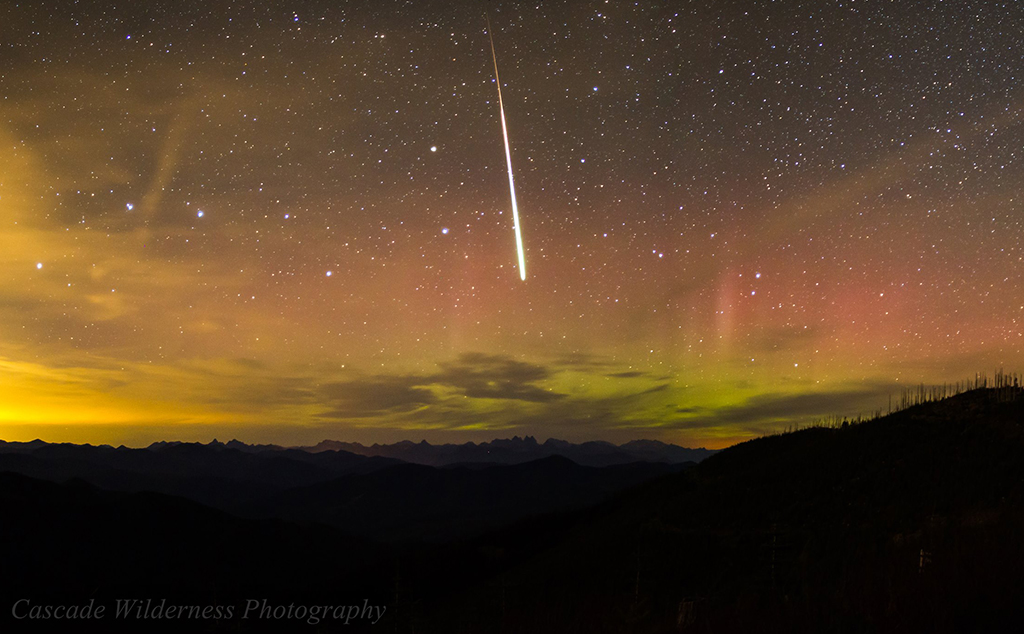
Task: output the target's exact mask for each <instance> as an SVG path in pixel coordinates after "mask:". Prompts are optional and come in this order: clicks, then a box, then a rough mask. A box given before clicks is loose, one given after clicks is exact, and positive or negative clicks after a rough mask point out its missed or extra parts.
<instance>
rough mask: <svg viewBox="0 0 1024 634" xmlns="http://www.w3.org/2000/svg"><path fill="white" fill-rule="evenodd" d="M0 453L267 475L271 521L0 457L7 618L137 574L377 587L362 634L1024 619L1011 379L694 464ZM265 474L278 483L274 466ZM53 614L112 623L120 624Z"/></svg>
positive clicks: (240, 593) (121, 467)
mask: <svg viewBox="0 0 1024 634" xmlns="http://www.w3.org/2000/svg"><path fill="white" fill-rule="evenodd" d="M508 442H510V443H511V444H513V445H515V444H516V440H515V439H513V440H512V441H508ZM524 442H527V443H528V441H522V440H520V441H519V443H520V444H522V443H524ZM412 444H414V443H412ZM545 444H547V443H545ZM554 444H557V443H554ZM642 446H643V444H641V447H642ZM497 448H498V449H499V450H500V449H501V448H502V447H501V443H499V444H498V445H497ZM638 449H639V448H638ZM136 451H143V452H147V453H139V454H135V453H132V452H136ZM293 452H294V453H293ZM0 454H2V455H0V458H2V459H3V460H5V461H7V462H6V463H5V464H7V465H14V466H18V467H20V468H22V469H23V470H26V471H27V470H30V469H36V470H38V471H40V472H42V473H45V472H46V469H48V468H56V466H58V465H63V468H65V471H64V472H62V473H63V475H68V474H70V473H72V472H73V471H75V470H76V469H77V470H79V471H82V472H87V473H91V474H92V475H91V476H90V477H93V478H99V477H105V478H109V479H111V480H112V481H114V482H115V483H117V482H120V480H119V478H131V477H139V478H142V477H145V478H151V479H152V481H155V482H157V483H160V482H179V483H180V482H181V480H182V478H184V479H185V480H186V481H187V478H186V477H185V473H186V472H187V471H188V470H189V469H191V468H195V469H196V470H197V471H198V473H199V474H198V475H196V476H195V477H196V478H197V480H196V481H195V482H193V483H191V484H190V485H189V486H192V485H196V484H198V485H200V486H205V485H206V484H207V483H220V485H221V486H224V487H228V486H240V487H250V488H247V489H245V490H247V491H253V490H256V491H260V492H261V493H260V494H259V495H256V496H255V497H252V498H249V499H246V500H244V501H243V502H239V503H238V506H239V508H240V509H241V510H240V511H239V512H242V513H248V514H253V513H259V512H265V513H273V514H275V515H276V516H277V517H278V518H283V519H256V518H254V516H251V515H250V517H248V518H246V517H239V516H235V515H230V514H227V513H225V512H223V511H219V510H215V509H212V508H208V507H205V506H201V505H199V504H197V503H195V502H191V501H187V500H183V499H181V498H177V497H171V496H167V495H163V494H159V493H148V492H124V491H105V490H101V489H98V488H96V487H94V486H93V485H91V484H87V483H86V482H84V481H83V480H82V479H72V480H68V481H64V482H62V483H56V482H45V481H41V480H38V479H33V478H30V477H27V476H24V475H18V474H13V473H0V509H3V516H2V520H0V570H2V571H3V574H2V575H0V607H3V608H4V609H3V610H0V631H4V632H7V631H16V630H14V629H12V628H13V627H14V626H15V625H25V624H24V623H21V624H15V623H12V621H11V619H10V616H9V614H10V609H9V608H10V605H11V601H12V600H13V599H14V597H23V596H30V597H34V598H37V599H39V600H41V601H42V600H53V601H56V600H61V599H68V598H70V599H74V600H79V601H81V600H84V599H86V598H89V597H97V598H102V599H111V598H114V597H118V596H120V595H123V594H125V593H128V594H130V595H131V596H157V597H159V596H167V597H171V598H174V599H176V600H177V599H180V600H183V601H186V600H187V601H199V602H206V603H213V602H221V603H226V602H234V603H235V605H238V604H240V603H241V602H244V600H245V599H246V598H248V597H252V596H258V597H268V598H269V599H270V600H272V601H276V602H279V603H287V602H288V601H295V602H306V603H312V602H314V601H325V602H333V601H337V600H344V598H346V597H348V598H351V597H363V596H364V595H365V596H367V597H371V598H373V600H375V601H381V602H385V603H386V604H387V605H388V610H389V612H388V616H387V617H386V620H385V621H384V622H382V624H381V625H379V626H376V627H375V631H376V630H378V629H379V630H380V631H388V632H391V631H395V632H412V631H415V632H420V633H432V632H433V633H438V634H440V633H442V632H444V633H447V632H495V633H499V632H500V633H504V632H531V633H533V632H537V633H545V632H588V633H590V632H595V633H602V632H608V633H611V632H631V633H635V634H647V633H650V634H655V633H667V632H682V633H687V634H689V633H695V632H696V633H708V632H715V633H731V632H769V633H774V632H779V633H781V632H808V633H810V632H843V633H845V632H850V633H853V632H937V633H950V634H952V633H954V632H1011V631H1018V630H1019V628H1020V624H1021V623H1022V622H1024V581H1022V579H1024V577H1022V576H1021V574H1020V571H1021V570H1024V545H1022V544H1024V541H1022V539H1021V536H1022V535H1024V391H1022V390H1020V389H1019V388H1001V389H979V390H972V391H970V392H967V393H963V394H959V395H957V396H954V397H952V398H947V399H945V400H942V401H939V402H929V403H924V404H921V405H917V406H913V407H910V408H908V409H906V410H904V411H900V412H898V413H895V414H892V415H889V416H886V417H882V418H879V419H877V420H871V421H868V422H864V423H861V424H852V425H851V424H836V425H831V426H821V427H812V428H809V429H804V430H801V431H796V432H791V433H786V434H781V435H776V436H769V437H765V438H760V439H757V440H752V441H750V442H746V443H743V444H740V445H737V446H735V447H732V448H729V449H727V450H725V451H722V452H720V453H717V454H716V455H714V456H712V457H710V458H708V459H707V460H704V461H703V462H701V463H700V464H698V465H692V466H690V467H689V468H684V467H681V466H672V465H666V464H651V463H647V464H643V463H640V464H636V463H634V464H630V465H624V466H613V467H605V468H596V467H584V466H580V465H578V464H575V463H573V462H571V461H569V460H567V459H566V458H564V457H557V456H556V457H547V458H544V459H542V460H539V461H531V462H527V463H522V464H512V465H493V464H491V465H488V464H480V462H479V461H472V460H470V461H465V462H466V464H462V465H459V466H452V467H447V468H437V467H429V466H425V465H415V464H408V463H398V462H394V461H390V462H389V461H388V459H387V458H381V457H378V458H368V457H366V456H358V455H354V454H352V453H347V454H346V453H341V452H337V451H322V452H308V451H302V450H280V449H268V450H261V451H252V452H250V451H248V450H243V448H238V447H230V446H228V445H226V444H221V443H217V444H216V445H213V446H210V445H181V444H173V443H168V444H161V445H158V446H154V447H151V448H149V449H147V450H123V449H114V448H111V447H99V448H97V447H92V448H89V447H85V448H83V447H75V446H64V445H60V446H51V445H46V444H45V443H38V442H37V443H20V444H7V445H5V446H4V447H3V448H2V449H0ZM111 456H114V457H111ZM221 459H223V461H220V460H221ZM19 460H21V461H22V462H21V463H19V462H17V461H19ZM253 460H255V461H257V462H250V461H253ZM371 460H378V461H383V462H378V463H377V464H376V466H371V463H370V462H369V461H371ZM263 461H265V462H263ZM281 461H283V462H281ZM317 461H323V462H322V463H321V462H317ZM189 465H193V466H192V467H190V466H189ZM258 466H263V467H265V468H266V471H265V472H260V470H259V468H258ZM311 467H312V468H311ZM0 469H7V466H3V467H0ZM90 470H94V472H92V471H90ZM332 472H339V473H336V474H335V475H327V474H329V473H332ZM271 473H276V474H278V476H279V477H280V478H281V480H282V481H283V482H286V484H279V485H272V484H271V483H270V482H269V481H270V480H272V479H273V478H272V477H271V476H270V474H271ZM658 473H661V474H662V475H661V476H660V477H659V476H658V475H657V474H658ZM278 476H275V477H278ZM73 477H76V478H77V476H73ZM631 483H632V486H631ZM186 488H188V487H186ZM213 497H217V496H213ZM601 500H604V501H601ZM341 527H344V528H341ZM357 533H360V534H362V535H366V536H372V537H373V538H374V539H372V540H371V539H365V538H363V537H360V536H359V535H358V534H357ZM432 540H441V541H432ZM29 625H38V624H29ZM44 625H46V624H44ZM49 625H53V624H52V623H51V624H49ZM58 625H67V627H62V628H59V629H61V631H68V632H76V631H110V628H109V627H106V626H108V625H110V623H105V624H102V625H104V627H101V628H95V627H94V626H93V629H89V628H90V625H89V624H84V625H82V624H78V623H70V624H63V623H62V624H58ZM130 625H132V626H134V627H133V628H130V631H159V630H160V628H164V630H163V631H197V629H201V631H225V632H249V631H294V630H295V629H296V628H298V627H303V628H305V627H306V625H304V624H302V625H300V624H297V623H280V622H277V623H275V622H252V621H248V622H247V621H239V620H237V619H235V620H227V621H223V622H206V623H202V624H200V625H201V628H197V627H195V624H188V625H189V627H183V626H181V625H180V624H178V626H177V627H175V624H174V623H152V624H150V623H143V624H142V625H143V626H144V627H140V624H139V623H138V622H135V623H131V624H130ZM317 627H319V628H320V629H321V630H323V631H334V630H335V629H339V627H338V624H337V623H331V624H323V625H322V626H317ZM317 627H310V631H319V630H318V629H317ZM341 629H346V628H345V626H341ZM23 630H24V631H39V628H38V627H36V628H34V629H33V628H32V627H28V626H26V627H25V628H23ZM346 631H348V629H346Z"/></svg>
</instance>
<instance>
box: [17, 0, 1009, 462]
mask: <svg viewBox="0 0 1024 634" xmlns="http://www.w3.org/2000/svg"><path fill="white" fill-rule="evenodd" d="M485 8H486V9H487V10H488V12H489V15H490V21H491V24H492V31H491V32H492V35H493V37H494V44H495V47H496V51H497V59H498V65H499V70H500V73H501V82H502V94H503V98H504V105H505V113H506V118H507V122H508V131H509V140H510V143H511V155H512V163H513V167H514V169H515V180H516V195H517V198H518V201H519V211H520V214H521V228H522V233H523V240H524V243H525V252H526V263H527V266H526V269H527V273H528V276H527V279H526V281H525V282H523V281H520V279H519V269H518V265H517V261H516V248H515V237H514V232H513V223H512V218H511V216H512V213H511V204H510V199H509V198H510V197H509V186H508V178H507V172H506V168H505V156H504V148H503V145H502V136H501V121H500V118H499V111H498V103H497V85H496V82H495V79H494V67H493V64H492V60H491V51H490V46H489V43H488V37H487V36H488V31H487V23H486V20H485V16H484V9H485ZM1022 32H1024V7H1021V6H1020V4H1019V3H1015V2H971V1H967V0H965V1H957V2H948V1H947V2H941V1H930V2H925V1H922V2H918V1H913V0H906V1H900V2H889V1H885V2H877V1H871V0H842V1H836V0H813V1H806V2H802V1H797V0H778V1H776V2H767V1H760V2H754V1H752V0H745V1H736V0H733V1H729V0H714V1H712V0H695V1H692V2H631V3H626V2H609V1H604V0H601V1H580V2H544V1H540V2H538V1H536V0H535V1H534V2H530V3H526V2H512V1H505V0H493V1H491V2H487V3H479V2H470V1H467V0H446V1H444V2H440V1H436V2H435V1H432V0H427V1H415V2H412V1H410V2H391V1H385V0H379V1H373V2H370V1H367V2H346V1H344V0H335V1H332V2H288V3H282V2H224V1H222V0H204V1H203V2H196V1H193V0H181V1H175V2H169V1H155V0H154V1H152V2H127V1H125V2H106V1H98V2H70V1H67V2H64V1H61V2H54V1H50V0H47V1H32V2H4V3H3V4H0V148H2V151H0V438H4V439H6V440H30V439H32V438H37V437H40V438H43V439H45V440H49V441H69V442H90V443H113V444H120V443H125V444H129V445H133V444H134V445H140V444H146V443H149V442H152V441H155V440H170V439H180V440H200V441H204V442H205V441H209V440H210V439H212V438H214V437H218V438H220V439H221V440H226V439H227V438H238V439H240V440H243V441H247V442H276V443H281V444H305V443H314V442H317V441H319V440H321V439H323V438H335V439H341V440H353V441H360V442H393V441H397V440H400V439H412V440H420V439H427V440H429V441H431V442H464V441H470V440H472V441H482V440H489V439H491V438H495V437H510V436H512V435H524V434H532V435H535V436H537V437H538V438H540V439H543V438H547V437H557V438H565V439H568V440H574V441H580V440H592V439H603V440H609V441H614V442H622V441H626V440H631V439H636V438H655V439H660V440H664V441H668V442H675V443H678V444H682V445H689V446H706V447H723V446H727V445H729V444H732V443H735V442H738V441H742V440H744V439H747V438H750V437H755V436H759V435H761V434H763V433H765V432H771V431H775V430H778V429H782V428H785V427H788V426H790V425H794V424H799V423H807V422H810V421H812V420H814V419H816V418H818V417H821V416H825V415H831V414H853V415H855V414H857V413H865V414H867V413H870V412H872V411H874V410H876V409H878V408H884V407H886V405H887V399H888V395H889V394H890V393H894V394H898V393H899V391H900V390H901V389H902V388H903V387H904V386H908V385H916V384H918V383H921V382H924V383H941V382H944V381H955V380H957V379H962V378H965V377H966V376H973V375H974V373H975V372H985V371H988V372H990V373H991V371H992V370H993V369H995V368H998V367H1005V368H1006V369H1007V370H1017V369H1020V367H1021V365H1022V361H1024V337H1022V328H1024V324H1022V319H1024V277H1022V272H1024V251H1022V244H1021V241H1022V238H1024V226H1022V219H1024V210H1022V206H1024V162H1022V158H1024V156H1022V154H1024V128H1022V126H1021V116H1022V110H1021V109H1022V107H1024V89H1022V88H1021V87H1020V84H1021V81H1020V80H1021V77H1022V74H1024V45H1022V40H1021V33H1022Z"/></svg>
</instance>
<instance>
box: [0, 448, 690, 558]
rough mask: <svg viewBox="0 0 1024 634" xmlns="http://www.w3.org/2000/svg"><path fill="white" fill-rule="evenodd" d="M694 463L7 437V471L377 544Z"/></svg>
mask: <svg viewBox="0 0 1024 634" xmlns="http://www.w3.org/2000/svg"><path fill="white" fill-rule="evenodd" d="M499 442H505V443H506V444H510V445H513V446H515V445H518V443H519V442H520V441H519V440H518V439H515V440H514V441H499ZM428 447H429V445H428ZM461 455H463V456H464V457H473V454H471V453H464V454H461ZM522 455H525V456H529V455H530V454H528V453H524V454H522ZM650 455H660V454H658V453H655V454H650ZM689 465H692V463H684V464H681V465H680V464H675V465H669V464H665V463H661V462H637V463H632V464H617V465H615V466H611V467H605V468H597V467H585V466H580V465H578V464H576V463H574V462H572V461H571V460H569V459H568V458H564V457H560V456H557V455H556V456H548V457H546V458H541V459H535V460H532V461H530V462H517V463H515V464H514V465H506V464H493V463H489V462H478V463H474V464H466V465H452V466H449V467H444V468H438V467H429V466H425V465H415V464H409V463H404V462H401V461H399V460H396V459H394V458H386V457H382V456H362V455H357V454H354V453H349V452H346V451H335V450H323V451H317V452H310V451H303V450H300V449H281V448H277V447H274V448H267V449H262V450H256V449H253V448H252V447H249V446H246V445H244V444H242V443H239V442H237V441H232V442H229V443H226V444H225V443H220V442H218V441H216V440H215V441H213V442H211V443H209V444H206V445H203V444H198V443H178V442H161V443H154V444H153V445H150V446H149V447H147V448H146V449H129V448H126V447H118V448H114V447H110V446H99V447H94V446H90V445H73V444H47V443H42V442H38V441H33V442H31V443H2V444H0V471H12V472H16V473H21V474H23V475H27V476H31V477H34V478H40V479H45V480H51V481H54V482H64V481H67V480H70V479H81V480H83V481H86V482H88V483H90V484H92V485H94V486H97V487H100V488H103V489H107V490H114V491H124V492H141V491H154V492H159V493H164V494H168V495H176V496H180V497H183V498H187V499H189V500H193V501H196V502H200V503H202V504H206V505H209V506H212V507H214V508H218V509H221V510H223V511H227V512H230V513H233V514H235V515H239V516H242V517H252V518H287V519H290V520H294V521H296V522H304V523H311V522H322V523H327V524H331V525H333V526H337V527H339V528H342V529H344V530H346V531H348V532H349V533H352V534H357V535H362V536H366V537H372V538H375V539H378V540H394V539H424V540H445V539H453V538H457V537H466V536H468V535H471V534H474V533H478V532H480V531H483V530H485V529H489V528H495V527H498V526H501V525H502V524H505V523H508V522H512V521H515V520H518V519H522V518H525V517H529V516H531V515H537V514H543V513H551V512H558V511H566V510H572V509H577V508H582V507H584V506H587V505H592V504H596V503H598V502H600V501H602V500H604V499H606V498H607V497H608V496H610V495H612V494H613V493H616V492H619V491H622V490H624V489H626V488H628V487H631V486H634V485H637V484H640V483H642V482H645V481H647V480H650V479H652V478H657V477H660V476H663V475H665V474H668V473H675V472H678V471H679V469H680V468H684V467H686V466H689Z"/></svg>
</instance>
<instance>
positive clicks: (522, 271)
mask: <svg viewBox="0 0 1024 634" xmlns="http://www.w3.org/2000/svg"><path fill="white" fill-rule="evenodd" d="M487 38H488V39H489V40H490V41H491V57H492V58H493V59H494V82H495V83H496V84H498V108H499V109H500V111H501V135H502V136H503V137H504V138H505V164H506V165H508V189H509V192H510V193H511V194H512V222H513V223H514V227H515V230H516V251H518V253H519V279H521V280H524V281H525V280H526V256H525V255H524V254H523V234H522V232H521V231H520V229H519V206H518V205H516V184H515V182H514V181H513V180H512V152H511V151H510V150H509V149H508V127H507V126H506V125H505V104H504V103H502V101H501V80H500V79H498V55H497V53H495V52H494V38H493V37H492V36H491V18H490V16H487Z"/></svg>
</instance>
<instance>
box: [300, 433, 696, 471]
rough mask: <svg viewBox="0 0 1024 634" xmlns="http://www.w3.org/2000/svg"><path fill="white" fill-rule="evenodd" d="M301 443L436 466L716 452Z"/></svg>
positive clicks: (500, 443)
mask: <svg viewBox="0 0 1024 634" xmlns="http://www.w3.org/2000/svg"><path fill="white" fill-rule="evenodd" d="M303 449H306V450H308V451H312V452H319V451H331V450H334V451H347V452H349V453H354V454H358V455H361V456H383V457H388V458H397V459H398V460H402V461H405V462H412V463H415V464H423V465H430V466H435V467H439V466H445V465H450V464H462V463H467V464H474V463H477V464H482V463H491V464H517V463H520V462H530V461H532V460H538V459H540V458H547V457H550V456H562V457H564V458H568V459H570V460H572V461H573V462H575V463H576V464H580V465H583V466H589V467H607V466H610V465H616V464H629V463H631V462H665V463H669V464H682V463H684V462H700V461H701V460H703V459H705V458H707V457H708V456H710V455H713V454H714V453H715V451H713V450H710V449H703V448H699V449H688V448H686V447H679V446H677V445H670V444H667V443H663V442H660V441H657V440H636V441H633V442H628V443H625V444H623V445H613V444H612V443H608V442H601V441H591V442H584V443H581V444H574V443H570V442H567V441H564V440H557V439H554V438H550V439H548V440H547V441H545V442H544V443H538V442H537V439H536V438H534V437H533V436H526V437H525V438H520V437H519V436H516V437H514V438H510V439H498V440H492V441H491V442H484V443H480V444H476V443H472V442H469V443H465V444H461V445H454V444H444V445H431V444H430V443H428V442H426V441H422V442H419V443H414V442H410V441H407V440H406V441H402V442H398V443H394V444H390V445H378V444H374V445H371V446H369V447H367V446H364V445H361V444H359V443H348V442H341V441H337V440H324V441H322V442H321V443H319V444H318V445H315V446H313V447H304V448H303Z"/></svg>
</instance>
